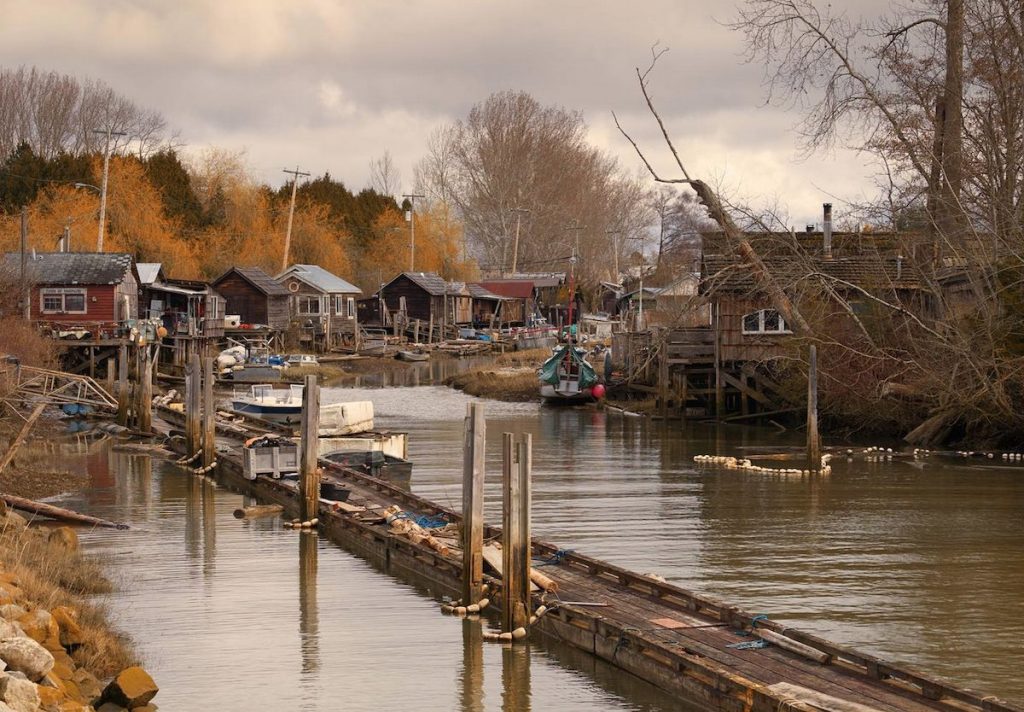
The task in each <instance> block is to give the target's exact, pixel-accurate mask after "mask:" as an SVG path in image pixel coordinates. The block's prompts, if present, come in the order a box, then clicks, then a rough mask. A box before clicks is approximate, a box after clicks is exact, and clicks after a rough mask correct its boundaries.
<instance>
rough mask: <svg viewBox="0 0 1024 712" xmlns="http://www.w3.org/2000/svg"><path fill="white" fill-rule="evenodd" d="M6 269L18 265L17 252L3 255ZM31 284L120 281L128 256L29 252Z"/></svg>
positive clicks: (128, 265) (127, 267)
mask: <svg viewBox="0 0 1024 712" xmlns="http://www.w3.org/2000/svg"><path fill="white" fill-rule="evenodd" d="M5 261H6V264H7V269H19V268H20V265H21V254H20V253H13V252H9V253H7V255H6V260H5ZM27 268H28V270H29V277H30V279H31V280H32V281H33V282H34V283H35V284H120V283H121V282H123V281H124V278H125V276H126V275H128V274H129V272H130V271H131V269H132V256H131V255H128V254H123V253H118V252H41V253H38V254H35V255H29V256H28V260H27Z"/></svg>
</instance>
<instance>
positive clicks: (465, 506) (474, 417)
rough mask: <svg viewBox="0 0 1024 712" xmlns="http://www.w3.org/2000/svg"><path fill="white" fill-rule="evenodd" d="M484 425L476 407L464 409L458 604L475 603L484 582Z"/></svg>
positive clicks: (480, 409)
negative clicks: (459, 596) (459, 602)
mask: <svg viewBox="0 0 1024 712" xmlns="http://www.w3.org/2000/svg"><path fill="white" fill-rule="evenodd" d="M486 442H487V424H486V422H485V421H484V409H483V406H482V405H481V404H480V403H470V404H469V405H468V406H467V408H466V438H465V443H464V445H463V458H462V601H463V605H470V604H472V603H477V602H478V601H479V600H480V599H481V598H483V597H484V595H483V583H484V582H483V578H484V559H483V546H484V462H485V459H484V455H485V445H486Z"/></svg>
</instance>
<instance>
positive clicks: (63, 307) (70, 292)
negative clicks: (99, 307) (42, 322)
mask: <svg viewBox="0 0 1024 712" xmlns="http://www.w3.org/2000/svg"><path fill="white" fill-rule="evenodd" d="M69 296H80V297H82V308H81V309H68V308H67V298H68V297H69ZM47 297H59V298H60V308H59V309H47V308H46V299H47ZM39 312H40V313H41V314H88V313H89V294H88V290H87V289H63V288H47V289H40V290H39Z"/></svg>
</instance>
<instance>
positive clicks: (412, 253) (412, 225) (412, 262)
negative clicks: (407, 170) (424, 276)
mask: <svg viewBox="0 0 1024 712" xmlns="http://www.w3.org/2000/svg"><path fill="white" fill-rule="evenodd" d="M402 197H403V198H408V199H409V271H410V272H415V271H416V198H426V197H427V196H425V195H420V194H419V193H402Z"/></svg>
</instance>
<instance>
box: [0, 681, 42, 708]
mask: <svg viewBox="0 0 1024 712" xmlns="http://www.w3.org/2000/svg"><path fill="white" fill-rule="evenodd" d="M0 700H3V701H4V703H5V704H6V705H7V706H8V707H10V708H11V709H12V710H14V712H37V710H38V709H39V702H40V700H39V690H38V689H36V686H35V685H34V684H33V683H31V682H29V681H28V680H19V679H18V678H16V677H12V676H10V675H8V674H7V673H2V674H0Z"/></svg>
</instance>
